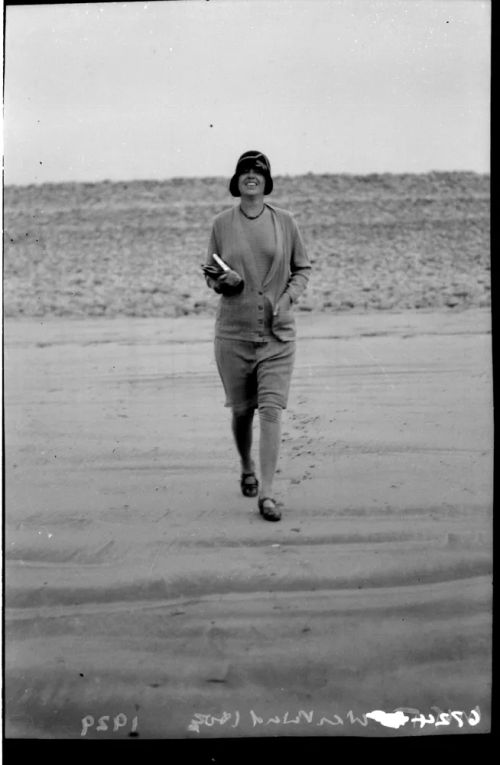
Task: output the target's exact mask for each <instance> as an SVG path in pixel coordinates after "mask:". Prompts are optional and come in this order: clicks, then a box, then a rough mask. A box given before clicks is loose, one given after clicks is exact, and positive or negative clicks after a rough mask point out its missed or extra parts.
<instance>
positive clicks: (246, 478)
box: [240, 473, 259, 497]
mask: <svg viewBox="0 0 500 765" xmlns="http://www.w3.org/2000/svg"><path fill="white" fill-rule="evenodd" d="M240 486H241V493H242V494H243V496H244V497H256V496H257V493H258V491H259V482H258V480H257V477H256V475H255V473H242V474H241V479H240Z"/></svg>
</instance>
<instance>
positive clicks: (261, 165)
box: [229, 151, 273, 197]
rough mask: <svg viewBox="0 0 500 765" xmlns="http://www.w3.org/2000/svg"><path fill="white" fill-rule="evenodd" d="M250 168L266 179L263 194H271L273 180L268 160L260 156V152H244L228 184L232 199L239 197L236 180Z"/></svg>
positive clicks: (262, 155)
mask: <svg viewBox="0 0 500 765" xmlns="http://www.w3.org/2000/svg"><path fill="white" fill-rule="evenodd" d="M250 167H255V169H256V170H259V171H260V172H261V173H262V175H263V176H264V178H265V179H266V185H265V186H264V194H270V193H271V192H272V190H273V179H272V178H271V163H270V162H269V160H268V158H267V157H266V155H265V154H262V152H261V151H245V152H244V153H243V154H242V155H241V157H240V158H239V160H238V162H237V163H236V170H235V171H234V175H233V177H232V178H231V180H230V182H229V191H230V192H231V194H232V195H233V197H240V196H241V194H240V191H239V189H238V178H239V176H240V175H241V174H242V173H244V172H245V171H246V170H248V168H250Z"/></svg>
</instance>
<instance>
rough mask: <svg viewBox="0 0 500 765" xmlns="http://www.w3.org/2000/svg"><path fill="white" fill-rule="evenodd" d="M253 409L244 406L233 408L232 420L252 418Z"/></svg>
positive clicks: (245, 420) (243, 420) (241, 420)
mask: <svg viewBox="0 0 500 765" xmlns="http://www.w3.org/2000/svg"><path fill="white" fill-rule="evenodd" d="M254 413H255V409H254V408H253V407H252V408H245V409H243V408H242V409H236V408H233V422H248V421H252V420H253V416H254Z"/></svg>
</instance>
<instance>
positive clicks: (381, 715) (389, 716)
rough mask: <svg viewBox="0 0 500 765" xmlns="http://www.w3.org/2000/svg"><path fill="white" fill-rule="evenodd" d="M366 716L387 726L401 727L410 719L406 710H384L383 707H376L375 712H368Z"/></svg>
mask: <svg viewBox="0 0 500 765" xmlns="http://www.w3.org/2000/svg"><path fill="white" fill-rule="evenodd" d="M365 717H370V718H371V719H372V720H375V721H376V722H379V723H380V724H381V725H384V726H385V727H386V728H401V727H402V726H403V725H406V723H407V722H408V720H409V719H410V718H409V717H408V715H405V713H404V712H399V711H398V712H384V711H383V710H382V709H374V710H373V712H366V714H365Z"/></svg>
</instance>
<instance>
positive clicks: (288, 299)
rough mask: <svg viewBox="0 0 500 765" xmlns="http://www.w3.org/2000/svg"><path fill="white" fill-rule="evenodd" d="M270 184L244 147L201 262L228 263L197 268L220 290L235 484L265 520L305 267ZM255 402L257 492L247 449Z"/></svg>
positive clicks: (272, 515)
mask: <svg viewBox="0 0 500 765" xmlns="http://www.w3.org/2000/svg"><path fill="white" fill-rule="evenodd" d="M273 186H274V184H273V179H272V176H271V164H270V162H269V159H268V158H267V157H266V155H265V154H262V152H259V151H246V152H244V154H242V155H241V156H240V158H239V159H238V162H237V165H236V170H235V173H234V175H233V177H232V178H231V181H230V183H229V191H230V192H231V194H232V195H233V196H234V197H240V204H239V205H237V206H235V207H233V208H231V209H229V210H225V211H224V212H222V213H220V214H219V215H217V216H216V218H215V220H214V222H213V227H212V234H211V237H210V243H209V248H208V262H207V266H211V265H213V260H214V259H215V260H216V259H217V258H218V257H220V258H222V259H223V261H224V262H225V263H226V264H227V266H229V270H226V271H222V272H221V273H220V275H218V276H214V275H210V274H207V273H206V272H205V273H206V279H207V284H208V285H209V286H210V287H211V288H212V289H214V290H215V292H217V293H218V294H220V295H221V297H220V301H219V306H218V310H217V319H216V326H215V358H216V362H217V368H218V370H219V374H220V377H221V380H222V384H223V386H224V390H225V393H226V406H228V407H231V408H232V431H233V436H234V439H235V443H236V448H237V450H238V454H239V456H240V459H241V478H240V486H241V491H242V493H243V495H244V496H246V497H256V496H257V495H258V494H259V500H258V507H259V512H260V514H261V515H262V517H263V518H264V519H265V520H267V521H279V520H280V519H281V512H280V510H279V509H278V506H277V503H276V501H275V499H274V498H273V481H274V474H275V472H276V466H277V462H278V455H279V446H280V441H281V412H282V410H283V409H285V408H286V406H287V402H288V391H289V388H290V380H291V375H292V369H293V362H294V358H295V318H294V315H293V311H292V304H293V303H294V302H296V300H297V298H298V297H299V295H300V294H301V293H302V292H303V291H304V289H305V288H306V285H307V281H308V278H309V272H310V268H311V266H310V263H309V260H308V257H307V254H306V251H305V248H304V244H303V242H302V238H301V236H300V232H299V230H298V227H297V224H296V223H295V221H294V219H293V217H292V215H291V214H290V213H289V212H287V211H286V210H281V209H280V208H278V207H274V206H273V205H270V204H269V203H268V202H265V201H264V197H265V196H267V195H268V194H271V192H272V191H273ZM214 254H215V256H216V257H215V258H214ZM256 408H258V409H259V418H260V444H259V457H260V471H261V481H262V485H261V487H260V492H259V481H258V480H257V477H256V475H255V464H254V461H253V459H252V454H251V449H252V429H253V418H254V413H255V409H256Z"/></svg>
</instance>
